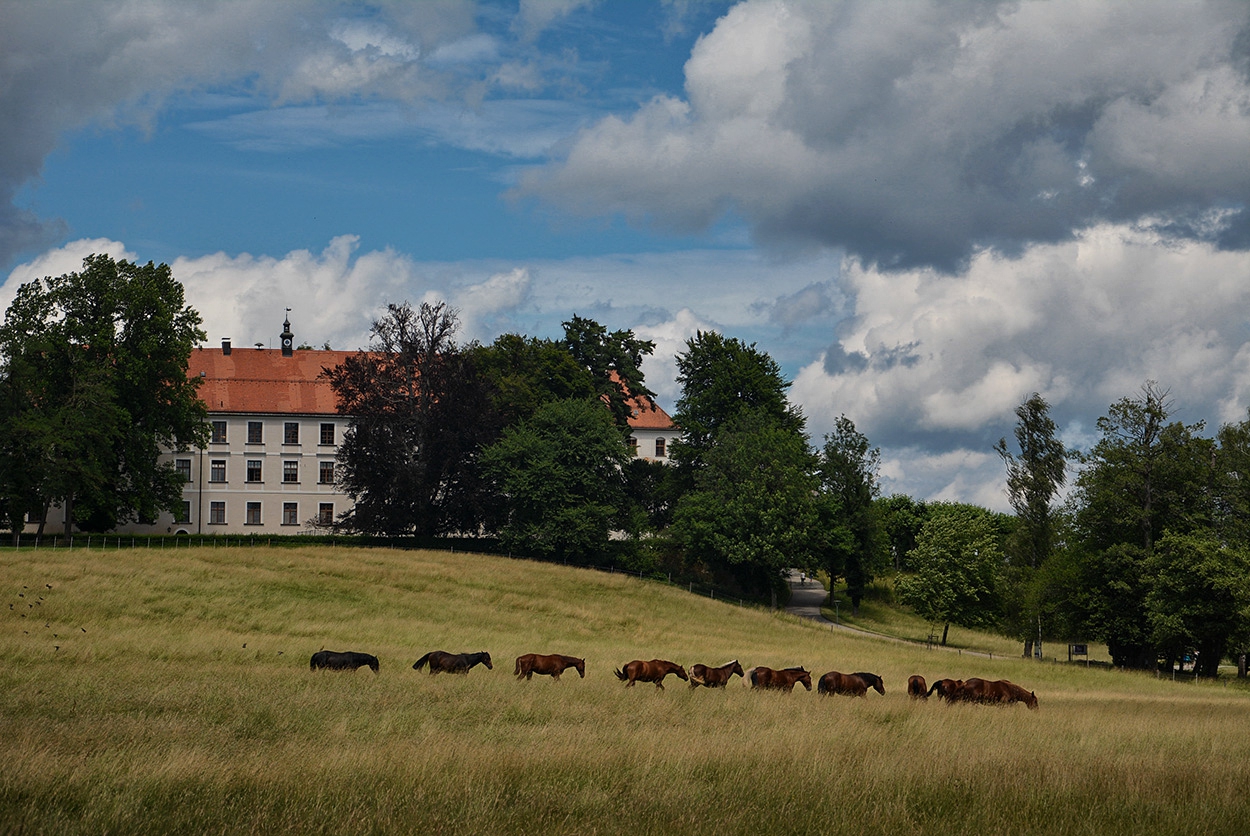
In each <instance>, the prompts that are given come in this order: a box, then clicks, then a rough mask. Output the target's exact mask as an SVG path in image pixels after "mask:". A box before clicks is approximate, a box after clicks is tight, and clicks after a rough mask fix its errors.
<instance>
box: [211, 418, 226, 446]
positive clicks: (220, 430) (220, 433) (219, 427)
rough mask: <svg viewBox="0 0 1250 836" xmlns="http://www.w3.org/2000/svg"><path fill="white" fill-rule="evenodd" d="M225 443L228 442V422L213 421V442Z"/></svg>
mask: <svg viewBox="0 0 1250 836" xmlns="http://www.w3.org/2000/svg"><path fill="white" fill-rule="evenodd" d="M225 443H226V422H225V421H214V422H213V444H225Z"/></svg>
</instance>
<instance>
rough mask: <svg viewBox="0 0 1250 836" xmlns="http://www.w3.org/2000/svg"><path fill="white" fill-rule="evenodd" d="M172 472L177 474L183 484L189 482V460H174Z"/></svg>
mask: <svg viewBox="0 0 1250 836" xmlns="http://www.w3.org/2000/svg"><path fill="white" fill-rule="evenodd" d="M174 471H175V472H176V473H177V474H178V478H179V479H181V480H182V481H184V482H190V481H191V460H190V459H174Z"/></svg>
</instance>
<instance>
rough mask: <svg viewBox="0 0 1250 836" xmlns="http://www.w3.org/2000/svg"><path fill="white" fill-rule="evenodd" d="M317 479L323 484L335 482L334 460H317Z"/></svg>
mask: <svg viewBox="0 0 1250 836" xmlns="http://www.w3.org/2000/svg"><path fill="white" fill-rule="evenodd" d="M317 481H318V482H319V483H321V484H322V485H333V484H334V462H317Z"/></svg>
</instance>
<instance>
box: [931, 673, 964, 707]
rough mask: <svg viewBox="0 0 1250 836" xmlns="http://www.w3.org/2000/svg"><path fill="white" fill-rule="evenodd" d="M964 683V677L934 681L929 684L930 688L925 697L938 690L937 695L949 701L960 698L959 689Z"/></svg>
mask: <svg viewBox="0 0 1250 836" xmlns="http://www.w3.org/2000/svg"><path fill="white" fill-rule="evenodd" d="M963 684H964V683H963V680H962V679H939V680H938V681H937V682H934V683H933V684H932V685H930V686H929V690H928V691H927V692H926V693H925V697H926V698H928V697H930V696H932V695H933V692H934V691H937V695H938V696H939V697H941V698H942V699H944V700H946V701H947V702H954V701H955V700H956V699H958V698H959V697H958V693H959V689H960V688H961V687H962V686H963Z"/></svg>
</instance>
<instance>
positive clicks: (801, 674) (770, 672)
mask: <svg viewBox="0 0 1250 836" xmlns="http://www.w3.org/2000/svg"><path fill="white" fill-rule="evenodd" d="M744 678H745V679H746V680H747V681H748V682H750V683H751V687H752V688H767V689H771V690H778V691H786V692H790V691H793V690H794V686H795V684H796V683H799V682H801V683H803V687H804V688H806V689H807V690H809V691H810V690H812V675H811V674H810V673H808V672H807V671H805V670H803V668H802V667H798V668H785V669H783V670H774V669H773V668H766V667H764V666H763V665H760V666H759V667H757V668H751V670H749V671H747V675H746V677H744Z"/></svg>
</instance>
